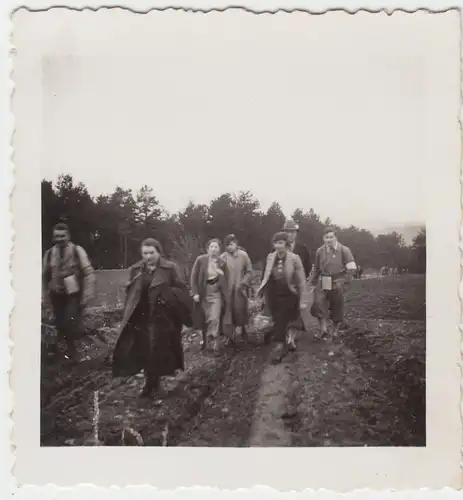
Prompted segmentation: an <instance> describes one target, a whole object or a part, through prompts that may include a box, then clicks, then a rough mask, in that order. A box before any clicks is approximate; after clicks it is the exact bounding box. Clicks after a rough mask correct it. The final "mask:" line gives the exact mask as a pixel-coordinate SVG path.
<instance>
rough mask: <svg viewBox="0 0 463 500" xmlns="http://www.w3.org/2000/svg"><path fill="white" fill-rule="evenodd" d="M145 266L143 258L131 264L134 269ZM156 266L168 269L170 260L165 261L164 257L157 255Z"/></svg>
mask: <svg viewBox="0 0 463 500" xmlns="http://www.w3.org/2000/svg"><path fill="white" fill-rule="evenodd" d="M144 266H145V261H144V260H139V261H138V262H136V263H135V264H133V266H132V267H133V268H135V269H140V270H142V269H143V268H144ZM156 267H159V268H162V269H170V267H171V266H170V262H169V261H167V260H166V259H165V258H164V257H159V260H158V264H157V266H156Z"/></svg>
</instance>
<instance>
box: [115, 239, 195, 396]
mask: <svg viewBox="0 0 463 500" xmlns="http://www.w3.org/2000/svg"><path fill="white" fill-rule="evenodd" d="M141 254H142V260H141V261H140V262H137V263H136V264H134V265H133V266H131V267H130V269H129V271H130V275H129V282H128V284H127V293H126V300H125V308H124V317H123V320H122V325H121V330H120V335H119V338H118V340H117V343H116V347H115V349H114V354H113V365H112V368H113V376H114V377H128V376H131V375H135V374H136V373H139V372H140V371H141V370H143V372H144V374H145V386H144V388H143V391H142V393H141V395H142V396H145V397H148V396H150V395H151V394H152V393H153V391H156V390H157V389H158V388H159V383H160V378H161V377H162V376H164V375H175V372H176V370H183V369H184V362H183V347H182V338H181V332H182V325H187V326H191V323H192V320H191V310H192V304H191V298H190V294H189V291H188V288H187V286H186V285H185V283H184V282H183V281H182V280H181V278H180V274H179V272H178V270H177V267H176V265H175V264H174V263H173V262H170V261H168V260H166V259H164V258H163V257H162V248H161V245H160V243H159V242H158V241H157V240H155V239H152V238H148V239H146V240H144V241H143V243H142V245H141Z"/></svg>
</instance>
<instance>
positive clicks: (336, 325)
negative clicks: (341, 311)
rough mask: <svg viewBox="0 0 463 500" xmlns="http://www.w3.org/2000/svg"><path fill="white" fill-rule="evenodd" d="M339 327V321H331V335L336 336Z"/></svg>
mask: <svg viewBox="0 0 463 500" xmlns="http://www.w3.org/2000/svg"><path fill="white" fill-rule="evenodd" d="M340 328H341V322H340V321H336V322H334V323H333V337H337V336H338V333H339V329H340Z"/></svg>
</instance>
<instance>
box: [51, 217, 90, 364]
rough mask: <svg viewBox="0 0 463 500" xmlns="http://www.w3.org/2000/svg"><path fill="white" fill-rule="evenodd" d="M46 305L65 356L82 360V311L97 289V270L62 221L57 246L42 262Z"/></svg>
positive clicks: (56, 231) (55, 230) (55, 233)
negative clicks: (62, 344)
mask: <svg viewBox="0 0 463 500" xmlns="http://www.w3.org/2000/svg"><path fill="white" fill-rule="evenodd" d="M42 290H43V292H42V300H43V306H44V307H49V306H51V308H52V310H53V315H54V318H55V325H56V330H57V334H58V345H55V346H54V350H55V351H56V353H58V346H59V344H60V341H64V342H65V343H66V351H65V357H66V358H67V359H69V360H72V361H79V360H80V357H79V353H78V351H77V349H76V340H77V338H78V337H79V336H80V334H81V333H82V330H83V325H82V314H83V312H84V310H85V308H86V307H87V306H88V303H89V301H90V300H91V298H92V296H93V294H94V290H95V273H94V270H93V267H92V264H91V262H90V260H89V258H88V255H87V253H86V252H85V250H84V249H83V248H82V247H81V246H79V245H76V244H74V243H73V242H72V241H71V236H70V232H69V227H68V226H67V225H66V224H64V223H62V222H60V223H58V224H56V225H55V227H54V228H53V246H52V247H51V248H50V249H49V250H47V251H46V252H45V255H44V257H43V266H42Z"/></svg>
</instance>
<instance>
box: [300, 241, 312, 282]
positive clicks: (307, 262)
mask: <svg viewBox="0 0 463 500" xmlns="http://www.w3.org/2000/svg"><path fill="white" fill-rule="evenodd" d="M302 264H303V266H304V272H305V275H306V276H307V278H309V277H310V273H311V272H312V260H311V258H310V253H309V250H308V249H307V247H306V246H305V245H304V260H303V261H302Z"/></svg>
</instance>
